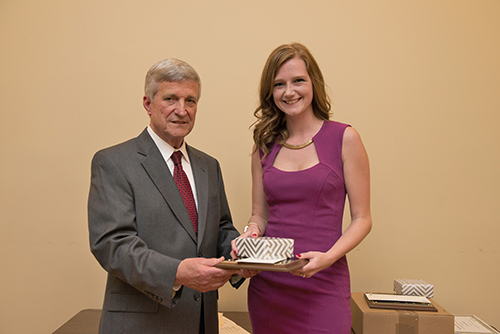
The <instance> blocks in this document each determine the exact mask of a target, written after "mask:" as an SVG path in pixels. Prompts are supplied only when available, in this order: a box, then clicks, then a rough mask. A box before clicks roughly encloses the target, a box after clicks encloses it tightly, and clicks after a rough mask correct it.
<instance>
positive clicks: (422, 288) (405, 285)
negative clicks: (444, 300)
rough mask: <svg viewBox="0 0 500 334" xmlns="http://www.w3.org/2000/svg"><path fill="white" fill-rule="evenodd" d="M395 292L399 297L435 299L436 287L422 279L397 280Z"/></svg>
mask: <svg viewBox="0 0 500 334" xmlns="http://www.w3.org/2000/svg"><path fill="white" fill-rule="evenodd" d="M394 292H395V293H397V294H398V295H407V296H423V297H428V298H432V297H434V286H433V285H432V284H429V283H427V282H425V281H424V280H421V279H406V278H397V279H395V280H394Z"/></svg>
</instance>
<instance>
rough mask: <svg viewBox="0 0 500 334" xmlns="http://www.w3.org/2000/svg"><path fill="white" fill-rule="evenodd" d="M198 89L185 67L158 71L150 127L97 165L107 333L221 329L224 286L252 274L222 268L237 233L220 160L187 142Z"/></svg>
mask: <svg viewBox="0 0 500 334" xmlns="http://www.w3.org/2000/svg"><path fill="white" fill-rule="evenodd" d="M200 84H201V82H200V78H199V76H198V74H197V73H196V71H195V70H194V69H193V68H192V67H191V66H190V65H189V64H187V63H185V62H183V61H180V60H177V59H167V60H164V61H161V62H159V63H157V64H155V65H153V67H151V69H150V70H149V72H148V74H147V76H146V85H145V96H144V98H143V105H144V108H145V109H146V111H147V113H148V115H149V116H150V124H149V126H148V127H147V128H146V129H145V130H144V131H143V132H142V133H141V134H140V135H139V136H138V137H137V138H134V139H131V140H129V141H126V142H124V143H121V144H119V145H116V146H113V147H110V148H107V149H104V150H101V151H99V152H97V153H96V154H95V156H94V158H93V160H92V177H91V186H90V193H89V202H88V218H89V231H90V246H91V250H92V253H93V254H94V256H95V257H96V259H97V260H98V261H99V263H100V264H101V265H102V267H103V268H104V269H105V270H106V271H107V272H108V280H107V285H106V292H105V297H104V304H103V311H102V316H101V323H100V329H99V332H100V333H106V334H108V333H134V334H138V333H141V334H143V333H207V334H208V333H209V334H215V333H218V316H217V297H218V296H217V289H218V288H220V287H221V286H223V285H224V284H225V283H226V282H227V281H228V280H230V279H231V281H232V280H233V279H234V278H238V276H233V275H235V274H240V275H241V276H247V277H248V276H249V275H247V274H248V273H243V272H239V271H234V270H224V269H218V268H215V265H216V264H217V263H219V262H221V261H222V260H223V257H225V258H229V257H230V251H231V240H232V239H234V238H236V237H237V236H238V235H239V233H238V231H237V230H236V229H235V227H234V226H233V224H232V220H231V214H230V211H229V206H228V203H227V199H226V194H225V190H224V183H223V180H222V174H221V169H220V166H219V163H218V162H217V160H215V159H214V158H212V157H210V156H208V155H207V154H205V153H203V152H201V151H199V150H197V149H195V148H193V147H191V146H189V145H187V144H186V142H185V140H184V138H185V137H186V136H187V135H188V134H189V133H190V132H191V130H192V129H193V126H194V121H195V116H196V111H197V105H198V100H199V98H200V93H201V86H200ZM176 151H180V152H181V153H182V154H181V153H177V155H180V158H178V159H177V161H175V160H176V159H174V156H173V155H172V153H173V152H176ZM174 155H175V154H174ZM179 161H180V162H181V164H180V166H179ZM176 168H178V170H177V171H176ZM181 170H182V171H181ZM177 173H181V174H177ZM182 173H184V174H182ZM177 175H181V176H179V177H177ZM186 177H187V179H186ZM174 178H175V179H176V180H174ZM178 178H180V179H182V180H184V181H185V183H184V184H181V185H179V184H177V181H178ZM188 181H189V182H188ZM179 182H181V181H179ZM186 183H189V185H187V184H186ZM189 188H191V189H189ZM186 189H187V190H186ZM184 196H187V199H186V198H185V197H184ZM193 200H194V201H193ZM239 278H241V277H239ZM231 283H232V284H233V285H234V286H236V287H238V285H239V284H241V280H239V281H238V282H237V283H235V282H231Z"/></svg>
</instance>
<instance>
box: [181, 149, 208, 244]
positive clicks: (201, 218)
mask: <svg viewBox="0 0 500 334" xmlns="http://www.w3.org/2000/svg"><path fill="white" fill-rule="evenodd" d="M186 149H187V152H188V155H189V160H190V161H191V168H192V170H193V177H194V182H195V184H196V194H197V197H198V246H200V245H201V242H202V240H203V235H204V234H205V229H206V227H207V208H208V175H207V166H206V165H205V163H204V162H203V161H202V160H201V159H200V156H199V155H198V154H197V152H196V151H195V150H193V149H191V147H190V146H189V145H186Z"/></svg>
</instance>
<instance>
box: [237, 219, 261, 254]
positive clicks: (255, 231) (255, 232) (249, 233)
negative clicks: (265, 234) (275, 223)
mask: <svg viewBox="0 0 500 334" xmlns="http://www.w3.org/2000/svg"><path fill="white" fill-rule="evenodd" d="M247 226H248V229H247V230H246V232H244V233H243V234H242V235H240V236H239V237H238V238H258V237H259V235H260V229H259V227H258V226H257V225H255V223H253V224H249V225H247ZM236 239H237V238H236ZM236 239H233V240H231V248H232V251H231V258H232V259H233V260H236V259H237V258H238V248H237V247H236Z"/></svg>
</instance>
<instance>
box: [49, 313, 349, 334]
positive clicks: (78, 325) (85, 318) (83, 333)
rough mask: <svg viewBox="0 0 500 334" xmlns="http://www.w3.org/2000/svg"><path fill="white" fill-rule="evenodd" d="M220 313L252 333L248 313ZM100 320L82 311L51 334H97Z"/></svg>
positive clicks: (96, 315)
mask: <svg viewBox="0 0 500 334" xmlns="http://www.w3.org/2000/svg"><path fill="white" fill-rule="evenodd" d="M222 313H223V315H224V316H225V317H226V318H228V319H231V320H232V321H234V322H235V323H237V324H238V325H239V326H241V327H242V328H244V329H245V330H246V331H247V332H249V333H252V324H251V323H250V317H249V316H248V312H222ZM100 318H101V310H99V309H87V310H82V311H80V312H78V313H77V314H76V315H75V316H73V318H71V319H69V320H68V321H67V322H66V323H65V324H64V325H62V326H61V327H59V329H57V330H56V331H55V332H54V333H52V334H97V333H98V332H99V320H100ZM351 333H352V334H354V331H352V330H351Z"/></svg>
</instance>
